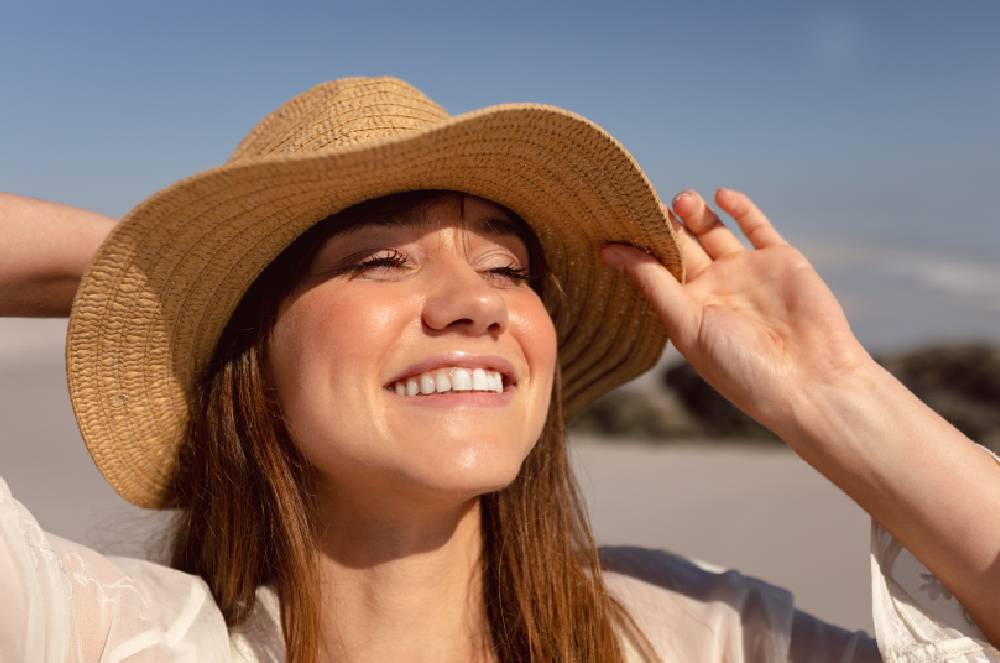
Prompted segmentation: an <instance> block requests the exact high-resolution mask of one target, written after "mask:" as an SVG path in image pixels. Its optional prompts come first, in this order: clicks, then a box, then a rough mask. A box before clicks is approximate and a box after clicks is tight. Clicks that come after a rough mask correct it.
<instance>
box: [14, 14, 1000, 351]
mask: <svg viewBox="0 0 1000 663" xmlns="http://www.w3.org/2000/svg"><path fill="white" fill-rule="evenodd" d="M998 34H1000V3H997V2H995V1H993V0H956V1H955V2H950V3H949V2H941V1H940V0H938V1H933V2H930V1H924V0H910V1H908V2H838V3H832V2H830V3H823V2H755V3H743V2H739V3H738V2H731V3H718V2H697V3H696V2H691V3H671V2H664V1H659V2H635V1H630V0H622V1H618V2H610V1H607V2H602V3H593V2H587V1H577V2H541V1H538V0H536V1H534V2H523V1H521V0H516V1H508V2H502V3H501V2H477V1H474V0H465V1H463V2H439V1H437V0H425V1H422V2H413V1H412V0H410V1H405V2H380V1H371V0H364V1H362V0H359V1H357V2H352V3H347V2H331V1H328V2H294V1H289V2H280V3H279V2H267V3H264V2H258V1H257V0H244V1H243V2H240V3H235V2H226V3H223V2H213V1H206V0H203V1H200V2H190V1H188V0H175V1H173V2H170V3H150V2H135V1H134V0H131V1H128V2H126V1H115V2H100V1H97V0H95V1H94V2H87V3H82V2H45V1H36V2H31V3H27V2H22V3H9V4H8V5H7V6H6V7H5V8H4V17H3V20H2V21H0V145H2V153H0V154H2V156H0V190H7V191H13V192H17V193H23V194H27V195H34V196H38V197H43V198H49V199H53V200H58V201H61V202H66V203H70V204H76V205H80V206H83V207H89V208H92V209H96V210H98V211H101V212H105V213H107V214H111V215H114V216H120V215H122V214H124V213H125V212H127V211H128V210H129V209H130V208H131V207H132V206H133V205H135V204H136V203H138V202H139V201H141V200H142V199H143V198H145V197H146V196H147V195H149V194H151V193H153V192H154V191H156V190H158V189H160V188H162V187H164V186H166V185H168V184H169V183H171V182H173V181H174V180H177V179H180V178H182V177H185V176H187V175H189V174H192V173H194V172H196V171H199V170H202V169H205V168H208V167H211V166H214V165H216V164H218V163H220V162H222V161H223V160H224V159H225V158H226V157H227V156H228V154H229V152H230V151H231V150H232V149H233V147H235V145H236V143H237V142H238V141H239V139H240V137H241V136H242V135H243V134H244V133H246V131H247V130H249V128H250V127H251V126H252V125H253V124H254V123H256V122H257V121H258V120H259V119H260V118H261V117H263V116H264V115H266V114H267V113H268V112H269V111H270V110H272V109H273V108H274V107H276V106H277V105H279V104H280V103H281V102H283V101H284V100H286V99H287V98H289V97H291V96H292V95H294V94H297V93H299V92H301V91H303V90H304V89H306V88H308V87H310V86H312V85H313V84H315V83H317V82H320V81H323V80H328V79H333V78H337V77H340V76H348V75H381V74H391V75H395V76H399V77H401V78H404V79H406V80H408V81H409V82H411V83H413V84H414V85H416V86H417V87H419V88H420V89H422V90H423V91H424V92H425V93H427V94H428V95H429V96H430V97H431V98H433V99H434V100H436V101H438V102H439V103H441V104H442V105H443V106H444V107H445V108H446V109H447V110H448V111H449V112H451V113H453V114H455V113H460V112H463V111H467V110H472V109H474V108H479V107H482V106H486V105H489V104H494V103H503V102H510V101H535V102H545V103H553V104H557V105H561V106H564V107H567V108H570V109H572V110H574V111H577V112H579V113H581V114H583V115H585V116H587V117H589V118H591V119H593V120H595V121H596V122H598V123H599V124H601V125H603V126H604V127H605V128H606V129H608V130H609V131H610V132H611V133H612V134H613V135H614V136H616V137H617V138H618V139H619V140H621V141H622V143H624V145H625V146H626V147H627V148H628V149H629V150H630V151H631V152H632V153H633V154H634V155H635V157H636V158H637V159H638V161H639V163H640V164H641V165H642V166H643V168H644V169H645V170H646V172H647V174H648V175H649V177H650V179H651V180H652V182H653V184H654V185H655V186H656V187H657V190H658V191H659V192H660V195H661V196H662V197H663V198H665V199H669V198H670V197H672V196H673V194H674V193H676V192H677V191H679V190H680V189H681V188H684V187H694V188H697V189H699V190H701V191H702V192H704V193H710V192H711V191H712V190H713V189H714V188H715V187H716V186H719V185H724V186H731V187H735V188H739V189H742V190H744V191H747V192H748V193H750V194H751V195H752V196H753V197H754V198H755V199H756V200H757V201H758V203H759V204H760V205H761V207H762V208H764V210H765V211H766V212H768V213H769V215H770V216H771V218H772V220H773V221H774V222H775V224H776V225H777V226H778V228H779V230H781V231H782V232H783V233H784V234H785V235H786V237H787V238H788V239H789V240H790V241H792V242H793V243H796V244H797V245H799V247H800V248H802V249H803V251H804V252H805V253H806V255H807V256H809V257H810V258H811V259H812V260H813V262H814V264H815V265H816V266H817V269H819V271H820V273H821V274H822V275H823V276H824V277H825V278H826V279H827V280H828V282H829V283H830V285H831V288H832V289H833V290H834V292H835V293H836V294H837V295H838V297H839V298H840V299H841V302H842V303H843V304H844V307H845V310H846V311H847V313H848V317H849V319H850V320H851V322H852V326H853V327H854V329H855V332H856V333H857V334H858V336H859V338H861V339H862V341H863V342H865V343H866V345H868V346H869V348H870V349H875V350H878V349H882V348H895V347H899V346H901V345H906V344H915V343H918V342H924V341H929V340H936V339H960V338H980V337H983V338H991V339H994V340H1000V221H998V213H997V210H996V208H994V207H993V204H994V200H995V199H996V195H995V192H996V190H997V188H998V187H1000V131H998V128H997V124H998V120H1000V110H998V109H1000V39H997V35H998Z"/></svg>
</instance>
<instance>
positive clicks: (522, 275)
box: [487, 265, 531, 284]
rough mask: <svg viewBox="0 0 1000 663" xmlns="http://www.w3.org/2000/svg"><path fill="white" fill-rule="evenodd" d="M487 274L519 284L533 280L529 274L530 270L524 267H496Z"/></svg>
mask: <svg viewBox="0 0 1000 663" xmlns="http://www.w3.org/2000/svg"><path fill="white" fill-rule="evenodd" d="M487 274H490V275H492V276H496V277H498V278H501V279H503V280H506V281H510V282H512V283H517V284H521V283H527V282H528V281H530V280H531V275H530V274H529V273H528V270H527V269H526V268H524V267H517V266H516V265H504V266H503V267H494V268H493V269H490V270H488V271H487Z"/></svg>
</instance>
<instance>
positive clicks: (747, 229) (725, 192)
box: [715, 189, 788, 249]
mask: <svg viewBox="0 0 1000 663" xmlns="http://www.w3.org/2000/svg"><path fill="white" fill-rule="evenodd" d="M715 202H716V203H718V205H719V207H721V208H722V209H723V210H724V211H725V212H726V213H727V214H729V216H731V217H733V218H734V219H736V223H738V224H739V226H740V230H742V231H743V234H744V235H746V237H747V239H748V240H750V244H752V245H753V247H754V248H755V249H766V248H767V247H769V246H782V245H785V244H788V242H786V241H785V240H784V238H783V237H782V236H781V235H779V234H778V231H777V230H775V229H774V226H772V225H771V222H770V221H768V219H767V217H766V216H764V213H763V212H761V211H760V210H759V209H758V208H757V206H756V205H754V203H753V201H752V200H750V197H749V196H748V195H746V194H745V193H740V192H739V191H733V190H732V189H719V190H718V191H716V192H715Z"/></svg>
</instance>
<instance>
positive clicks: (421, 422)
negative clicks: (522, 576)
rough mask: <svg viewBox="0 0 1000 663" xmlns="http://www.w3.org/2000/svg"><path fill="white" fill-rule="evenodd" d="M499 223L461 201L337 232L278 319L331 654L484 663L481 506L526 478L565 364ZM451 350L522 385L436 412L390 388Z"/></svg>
mask: <svg viewBox="0 0 1000 663" xmlns="http://www.w3.org/2000/svg"><path fill="white" fill-rule="evenodd" d="M463 212H464V213H463ZM491 216H492V217H501V218H509V217H504V212H503V211H502V210H501V209H500V208H498V207H497V206H495V205H493V204H492V203H489V202H488V201H485V200H482V199H479V198H475V197H472V196H466V197H465V198H464V209H463V201H462V198H460V197H455V198H454V199H449V200H447V201H444V202H442V203H440V204H436V205H435V206H433V207H431V208H429V209H428V211H427V214H426V219H425V222H424V223H422V224H419V225H415V226H379V225H361V226H358V227H357V228H356V229H355V230H353V231H352V232H350V233H345V234H339V235H335V236H333V237H332V238H330V239H329V240H328V242H327V243H326V245H325V246H323V248H322V249H321V250H320V252H319V254H318V255H317V257H316V259H315V261H314V262H313V264H312V265H311V267H310V271H309V277H308V278H307V279H306V280H305V281H304V282H303V283H301V284H300V285H299V287H297V289H296V290H295V291H294V292H293V293H292V295H291V296H290V297H289V298H288V299H287V300H286V301H285V302H284V303H283V304H282V306H281V308H280V310H279V314H278V319H277V323H276V325H275V332H274V337H273V341H272V344H271V346H270V350H269V354H270V364H271V367H272V371H273V375H274V380H275V384H276V387H277V390H278V394H279V400H280V403H281V408H282V412H283V414H284V416H285V419H286V421H287V423H288V427H289V430H290V433H291V435H292V437H293V440H294V442H295V443H296V445H297V446H298V447H299V449H300V450H301V451H302V453H303V454H304V455H305V457H306V458H308V459H309V460H310V461H311V462H312V463H313V464H314V465H315V466H316V467H317V468H318V469H319V470H320V472H321V473H322V476H323V486H322V492H323V495H322V502H321V510H322V514H321V521H322V522H323V523H324V525H325V528H326V530H325V534H324V537H323V541H322V545H323V555H324V556H323V570H324V573H325V582H326V583H327V584H328V585H329V586H330V587H336V589H331V594H335V595H336V600H335V601H333V603H335V605H336V613H335V614H332V613H331V614H330V615H329V618H330V623H329V624H328V640H329V641H330V643H329V646H330V647H331V651H330V657H331V658H332V659H335V660H338V661H339V660H408V661H417V660H428V661H431V660H434V661H447V660H466V661H467V660H474V659H473V658H470V657H471V656H472V655H473V653H474V652H470V650H469V644H468V640H469V639H470V637H472V636H471V635H470V633H472V632H473V631H474V630H475V629H476V628H477V627H478V624H477V623H475V616H476V615H479V614H480V613H479V610H481V607H480V606H481V602H482V597H481V595H479V594H477V593H476V590H478V588H479V585H478V583H470V577H472V576H473V574H474V573H475V570H476V561H477V556H478V553H479V550H480V545H481V544H480V535H479V514H478V500H477V497H478V496H479V495H481V494H483V493H486V492H489V491H493V490H497V489H499V488H502V487H504V486H506V485H508V484H509V483H510V482H511V481H513V479H514V478H515V476H516V475H517V472H518V470H519V468H520V466H521V463H522V461H523V460H524V458H525V456H526V455H527V454H528V452H529V451H530V450H531V448H532V446H533V445H534V444H535V442H536V440H537V439H538V437H539V435H540V433H541V430H542V427H543V424H544V422H545V417H546V413H547V410H548V406H549V401H550V397H551V390H552V380H553V372H554V369H555V362H556V336H555V329H554V326H553V324H552V321H551V319H550V318H549V315H548V313H547V311H546V310H545V308H544V306H543V304H542V301H541V299H540V298H539V296H538V295H537V294H536V293H535V291H534V290H532V289H531V288H530V287H529V285H528V284H527V282H525V281H524V280H522V279H520V278H517V277H516V276H515V275H514V274H515V273H516V271H517V270H519V269H521V270H526V268H527V267H528V253H527V249H526V247H525V246H524V244H523V242H522V241H521V240H520V239H519V238H518V237H516V236H514V235H511V234H496V233H493V232H490V231H488V230H486V229H484V228H483V227H482V222H483V221H484V220H485V219H487V218H488V217H491ZM440 355H445V356H455V355H459V356H472V357H477V356H488V357H499V358H502V359H503V360H505V361H506V362H509V365H510V366H511V367H512V369H513V374H514V375H515V376H516V381H517V383H516V387H515V388H514V389H513V393H504V394H503V395H502V398H501V395H500V394H483V393H472V392H469V393H456V394H450V395H449V397H450V400H447V402H446V403H445V404H444V405H441V404H440V403H439V404H438V405H436V406H433V407H429V406H427V405H424V404H423V403H424V402H423V401H420V400H419V399H421V398H424V397H422V396H415V397H401V396H399V395H398V394H396V393H395V392H394V391H392V390H389V389H386V385H387V384H388V383H390V382H391V381H392V379H393V378H394V377H396V376H398V375H400V373H401V372H403V371H405V370H406V369H407V368H408V367H409V366H412V365H413V364H414V363H415V362H419V361H421V360H424V359H426V358H428V357H437V356H440ZM430 398H433V397H430ZM498 401H503V402H499V403H498ZM415 615H418V616H419V619H416V618H415ZM415 619H416V621H415ZM402 633H405V634H406V637H401V634H402ZM456 642H457V643H460V644H459V645H456V644H455V643H456ZM361 643H364V644H361Z"/></svg>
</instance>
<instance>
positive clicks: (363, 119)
mask: <svg viewBox="0 0 1000 663" xmlns="http://www.w3.org/2000/svg"><path fill="white" fill-rule="evenodd" d="M447 118H448V113H446V112H445V110H444V109H443V108H441V107H440V106H438V105H437V104H436V103H434V102H433V101H431V100H430V99H428V98H427V97H426V96H425V95H424V93H422V92H421V91H420V90H418V89H416V88H415V87H413V86H412V85H410V84H409V83H407V82H405V81H402V80H399V79H398V78H391V77H387V76H386V77H380V78H360V77H357V78H342V79H338V80H336V81H330V82H327V83H321V84H319V85H316V86H315V87H313V88H311V89H309V90H307V91H306V92H303V93H302V94H300V95H298V96H296V97H294V98H293V99H291V100H289V101H287V102H286V103H284V104H282V105H281V106H280V107H278V108H277V109H276V110H275V111H273V112H272V113H271V114H270V115H268V116H267V117H265V118H264V119H263V120H262V121H261V122H260V123H259V124H258V125H257V126H256V127H254V128H253V130H251V131H250V133H249V134H247V136H246V137H245V138H244V139H243V140H242V141H241V142H240V144H239V146H237V148H236V150H235V151H234V152H233V154H232V156H231V157H230V158H229V163H232V162H236V161H240V160H243V159H247V158H252V157H259V156H264V155H267V154H281V153H296V152H315V151H320V150H325V149H328V148H339V147H344V146H346V145H351V144H354V143H361V142H365V141H369V140H372V139H376V138H388V137H392V136H398V135H400V134H404V133H407V132H410V131H414V130H417V129H422V128H425V127H428V126H431V125H434V124H437V123H440V122H442V121H444V120H446V119H447Z"/></svg>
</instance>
